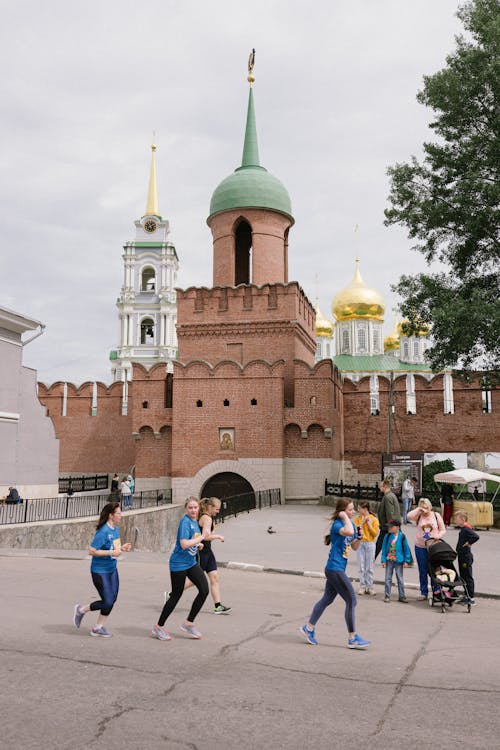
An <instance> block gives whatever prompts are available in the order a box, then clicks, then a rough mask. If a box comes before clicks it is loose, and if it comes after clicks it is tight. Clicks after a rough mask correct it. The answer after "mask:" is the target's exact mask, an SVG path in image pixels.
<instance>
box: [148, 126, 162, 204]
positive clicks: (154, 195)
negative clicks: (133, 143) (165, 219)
mask: <svg viewBox="0 0 500 750" xmlns="http://www.w3.org/2000/svg"><path fill="white" fill-rule="evenodd" d="M154 136H155V132H154V131H153V143H152V144H151V170H150V173H149V189H148V202H147V204H146V216H159V215H160V212H159V210H158V190H157V187H156V161H155V152H156V144H155V143H154Z"/></svg>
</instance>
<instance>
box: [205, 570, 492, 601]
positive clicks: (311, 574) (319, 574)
mask: <svg viewBox="0 0 500 750" xmlns="http://www.w3.org/2000/svg"><path fill="white" fill-rule="evenodd" d="M217 565H218V566H219V567H220V568H230V569H232V570H249V571H250V572H252V573H280V574H282V575H287V576H304V577H305V578H324V577H325V574H324V573H323V571H319V570H296V569H293V568H267V567H266V566H265V565H254V564H252V563H243V562H221V561H220V560H217ZM349 578H350V580H351V581H352V582H353V583H357V582H358V581H359V578H353V577H352V576H350V577H349ZM373 583H376V584H378V585H379V586H383V585H384V581H381V580H374V581H373ZM405 588H407V589H410V590H412V591H418V590H419V589H420V587H419V585H418V584H417V583H405ZM474 595H475V597H476V598H477V599H497V600H498V599H500V594H485V593H483V592H481V591H476V592H475V594H474Z"/></svg>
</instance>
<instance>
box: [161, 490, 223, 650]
mask: <svg viewBox="0 0 500 750" xmlns="http://www.w3.org/2000/svg"><path fill="white" fill-rule="evenodd" d="M184 509H185V511H186V512H185V514H184V515H183V517H182V518H181V520H180V523H179V528H178V529H177V540H176V542H175V547H174V551H173V552H172V554H171V555H170V560H169V566H170V580H171V582H172V589H171V594H170V596H169V598H168V599H167V601H166V602H165V606H164V607H163V609H162V611H161V615H160V617H159V619H158V622H157V623H156V625H154V626H153V629H152V631H151V635H152V636H153V637H154V638H158V640H159V641H170V640H172V638H171V636H170V634H169V633H167V631H166V630H165V628H164V627H163V626H164V625H165V622H166V620H167V618H168V617H169V616H170V615H171V614H172V612H173V611H174V609H175V608H176V606H177V603H178V601H179V599H180V598H181V596H182V594H183V591H184V584H185V582H186V578H189V580H190V581H191V582H192V583H193V584H194V585H195V586H196V588H197V589H198V594H197V596H196V598H195V599H194V601H193V604H192V606H191V610H190V612H189V614H188V616H187V620H184V622H183V623H182V624H181V625H180V629H181V630H182V631H183V632H184V633H187V634H188V635H189V636H191V638H195V639H196V640H198V639H200V638H201V633H200V631H199V630H197V629H196V628H195V627H194V619H195V617H196V615H197V614H198V612H199V611H200V609H201V608H202V606H203V604H204V602H205V599H206V598H207V596H208V583H207V579H206V576H205V573H204V572H203V570H202V569H201V567H200V565H199V562H198V556H197V553H198V550H199V549H200V548H202V547H203V541H204V539H205V538H206V537H207V536H209V533H207V532H206V531H203V532H201V530H200V527H199V524H198V511H199V504H198V500H197V498H196V497H189V498H188V499H187V500H186V503H185V505H184Z"/></svg>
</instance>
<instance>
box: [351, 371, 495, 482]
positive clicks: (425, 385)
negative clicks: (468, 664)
mask: <svg viewBox="0 0 500 750" xmlns="http://www.w3.org/2000/svg"><path fill="white" fill-rule="evenodd" d="M415 389H416V405H417V413H416V414H414V415H409V414H407V408H406V379H405V378H404V377H401V378H397V379H396V380H395V381H394V386H393V394H394V395H393V402H394V407H395V408H394V414H393V419H392V439H391V450H392V451H393V452H394V451H395V452H399V451H405V452H406V451H417V452H422V453H446V452H475V451H477V452H488V451H495V452H496V451H500V430H499V420H498V410H499V409H500V398H499V393H498V391H495V390H493V391H492V392H491V393H492V412H491V413H490V414H483V412H482V401H481V386H480V383H479V382H477V381H475V382H471V383H466V382H464V381H463V380H461V379H458V378H455V379H454V381H453V394H454V414H445V413H444V407H443V377H442V375H437V376H436V377H434V378H432V379H431V380H430V381H427V380H426V379H425V378H423V377H420V376H418V375H416V376H415ZM379 391H380V414H379V415H378V416H371V415H370V379H369V378H368V377H367V378H363V379H362V380H360V381H359V383H353V382H351V381H350V380H347V379H346V380H344V394H343V398H344V425H345V427H344V447H345V456H344V457H345V460H346V461H349V462H350V463H351V464H352V465H353V466H354V467H355V468H356V469H357V470H358V472H360V473H362V474H376V475H380V469H381V457H382V453H385V452H387V433H388V409H389V406H388V405H389V383H388V381H387V380H386V379H385V378H382V377H379Z"/></svg>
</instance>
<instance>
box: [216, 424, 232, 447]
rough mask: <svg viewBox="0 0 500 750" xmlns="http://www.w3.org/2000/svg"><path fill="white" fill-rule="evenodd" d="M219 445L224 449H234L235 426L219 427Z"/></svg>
mask: <svg viewBox="0 0 500 750" xmlns="http://www.w3.org/2000/svg"><path fill="white" fill-rule="evenodd" d="M219 445H220V449H221V450H222V451H234V427H219Z"/></svg>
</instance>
